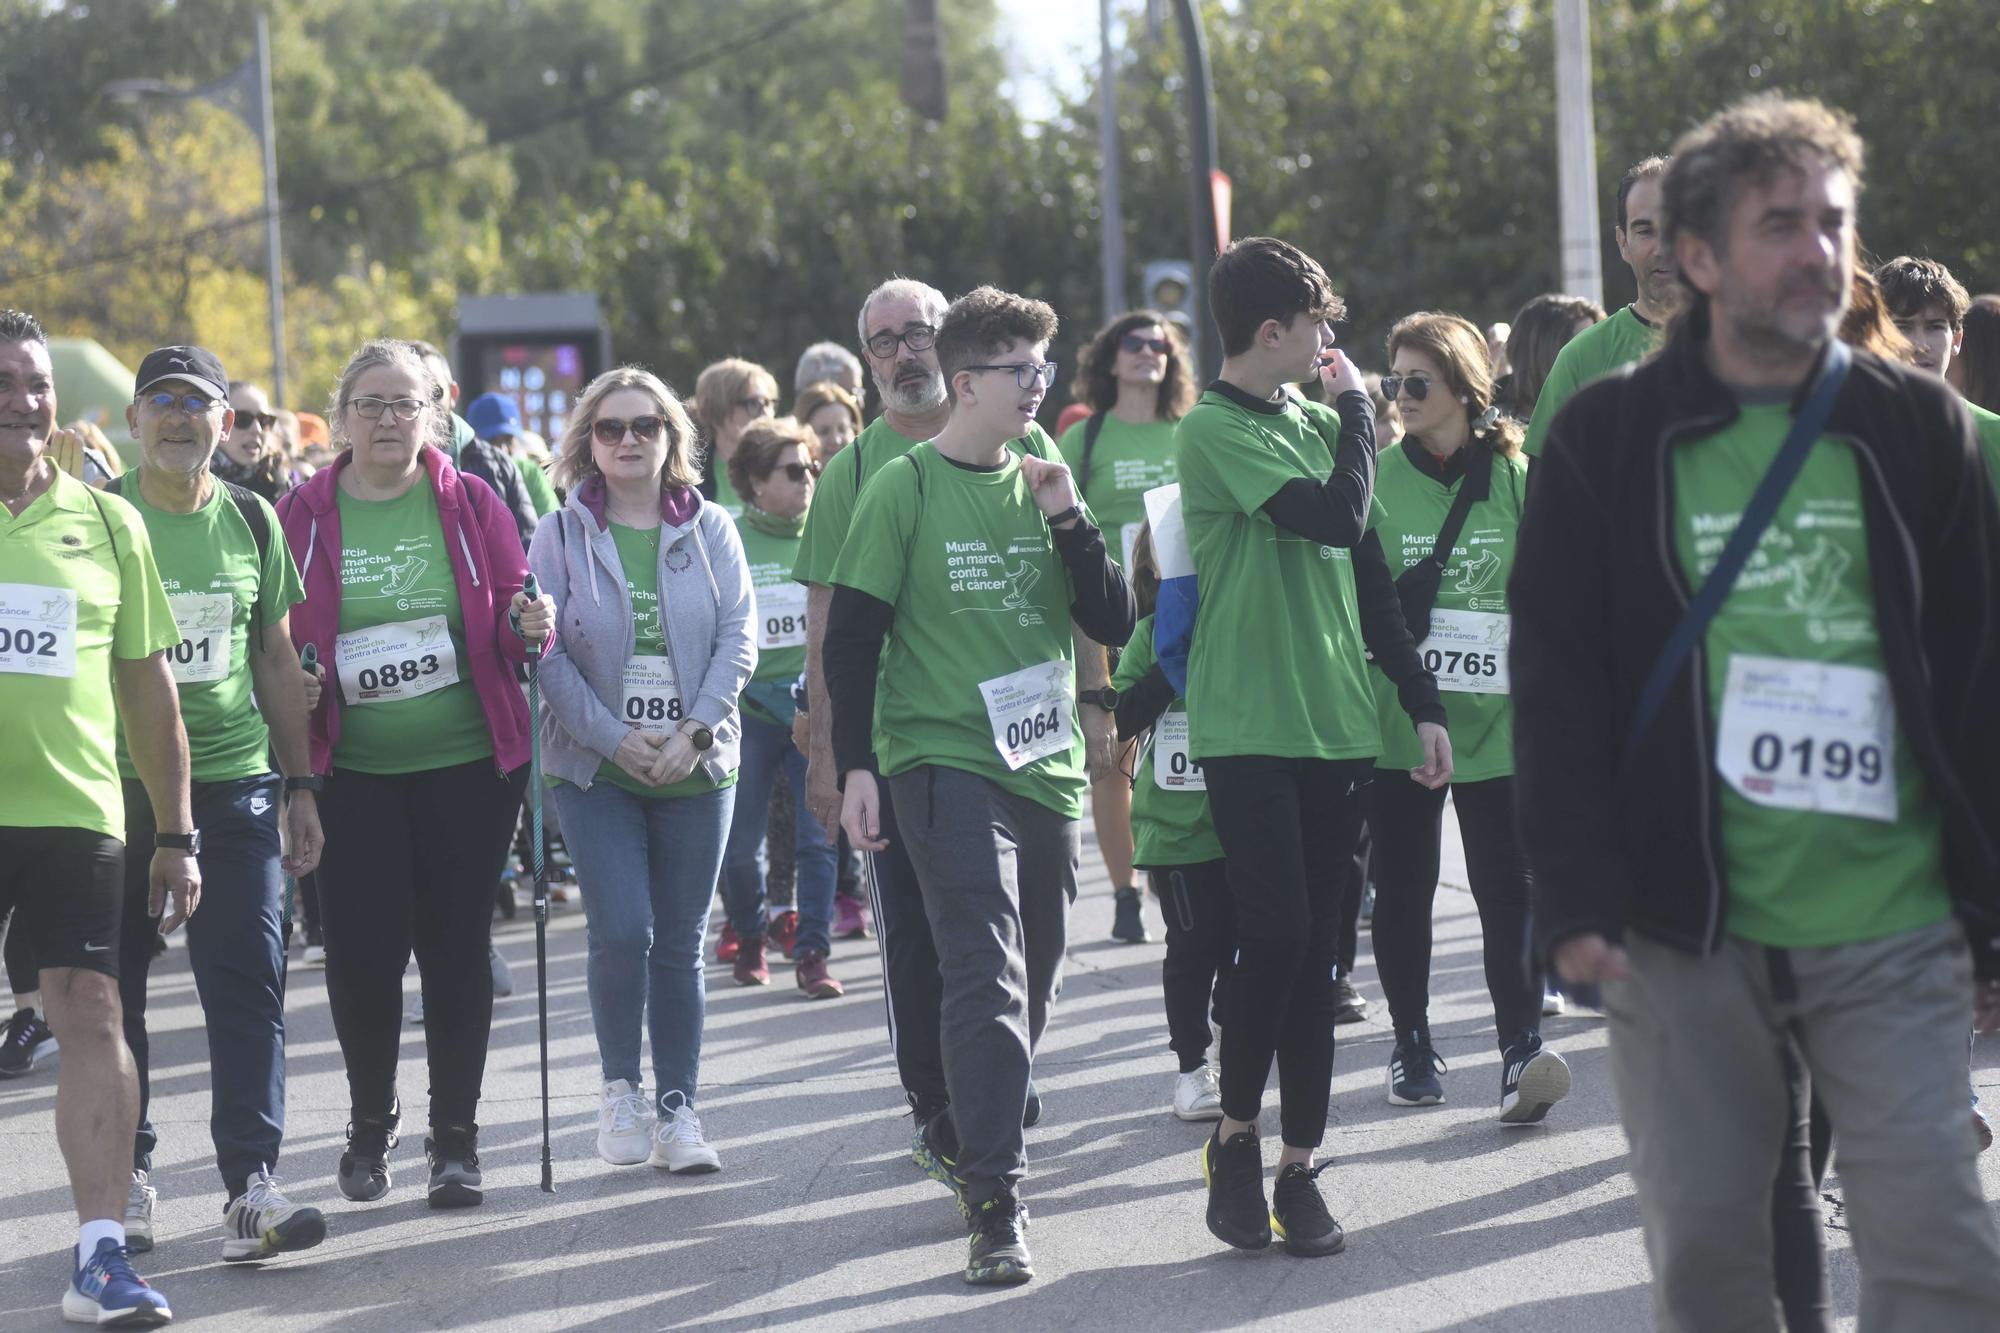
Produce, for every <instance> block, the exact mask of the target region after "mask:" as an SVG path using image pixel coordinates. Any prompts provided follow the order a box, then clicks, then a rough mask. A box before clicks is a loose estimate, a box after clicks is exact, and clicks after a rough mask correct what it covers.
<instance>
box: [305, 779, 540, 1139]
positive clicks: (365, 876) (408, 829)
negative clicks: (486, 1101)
mask: <svg viewBox="0 0 2000 1333" xmlns="http://www.w3.org/2000/svg"><path fill="white" fill-rule="evenodd" d="M527 773H528V770H527V766H526V765H523V766H522V767H520V768H517V769H515V770H514V772H513V773H512V774H510V775H508V776H507V777H505V778H502V777H500V776H499V775H498V774H497V773H496V772H495V771H494V768H493V761H492V760H491V759H476V760H473V761H472V762H470V763H465V764H454V765H452V766H451V767H449V768H434V769H427V770H425V771H422V772H418V773H381V774H377V773H356V772H354V771H352V770H350V769H338V768H336V769H335V770H334V773H333V775H332V776H331V777H329V778H328V779H327V783H326V790H325V791H323V792H321V793H320V797H319V813H320V822H321V823H322V824H323V825H325V828H326V852H325V854H324V855H323V857H322V859H321V861H320V867H319V888H320V913H321V916H322V918H323V920H324V927H325V933H326V990H327V999H328V1001H329V1002H330V1005H331V1007H332V1009H333V1028H334V1032H335V1033H336V1034H337V1035H338V1036H339V1038H340V1053H341V1055H342V1056H343V1057H345V1059H346V1061H347V1089H348V1097H349V1101H350V1103H351V1105H352V1107H353V1115H354V1117H355V1118H356V1119H359V1118H361V1117H362V1116H383V1115H387V1114H388V1112H389V1109H390V1107H391V1105H392V1104H393V1103H394V1100H395V1096H396V1055H397V1047H398V1045H399V1044H400V1042H401V1040H402V1031H403V969H404V968H405V967H407V966H408V965H409V961H410V953H411V950H412V949H413V948H414V949H415V951H416V956H417V967H418V970H419V972H420V974H421V977H420V979H421V982H422V985H423V997H424V1045H425V1049H426V1052H427V1054H428V1056H429V1061H430V1076H431V1087H430V1094H431V1099H430V1100H431V1104H430V1123H431V1125H432V1126H433V1127H441V1126H445V1125H454V1126H473V1125H475V1124H476V1117H477V1115H478V1108H479V1085H480V1081H481V1079H482V1078H483V1077H484V1075H485V1072H486V1041H487V1037H488V1035H489V1033H490V1031H491V1029H492V1026H493V980H492V972H491V970H490V968H489V965H488V963H487V960H486V949H487V943H488V941H489V940H490V939H491V938H492V927H493V885H494V884H495V883H496V882H497V881H498V880H499V878H500V869H501V867H502V866H503V865H504V864H505V863H506V860H507V847H508V844H509V842H510V841H511V840H512V838H513V833H514V818H515V815H516V814H517V813H518V812H519V810H520V808H521V793H522V789H523V788H524V787H525V786H526V782H527Z"/></svg>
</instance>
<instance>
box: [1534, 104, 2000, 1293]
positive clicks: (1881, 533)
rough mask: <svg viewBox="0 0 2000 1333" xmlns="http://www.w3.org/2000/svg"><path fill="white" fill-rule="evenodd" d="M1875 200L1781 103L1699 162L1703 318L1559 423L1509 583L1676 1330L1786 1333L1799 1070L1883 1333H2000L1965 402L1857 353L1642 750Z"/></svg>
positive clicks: (1999, 863)
mask: <svg viewBox="0 0 2000 1333" xmlns="http://www.w3.org/2000/svg"><path fill="white" fill-rule="evenodd" d="M1860 176H1861V143H1860V140H1859V139H1858V138H1857V137H1856V136H1855V134H1854V131H1853V129H1852V127H1851V124H1850V122H1849V121H1848V119H1847V118H1846V117H1845V116H1843V115H1841V114H1839V113H1836V112H1832V111H1829V110H1828V109H1827V108H1825V107H1823V106H1821V105H1819V104H1818V103H1814V102H1798V101H1786V100H1783V99H1781V98H1779V97H1777V96H1775V95H1765V96H1762V97H1758V98H1753V99H1751V100H1749V101H1746V102H1743V103H1739V104H1738V105H1736V106H1734V107H1732V108H1730V109H1729V110H1727V111H1724V112H1722V113H1721V114H1719V115H1717V116H1715V117H1713V118H1712V119H1710V120H1709V121H1708V122H1707V123H1706V124H1704V125H1702V126H1701V127H1699V128H1697V129H1696V130H1694V131H1691V132H1690V133H1689V134H1688V135H1686V136H1684V137H1683V138H1682V140H1681V142H1680V143H1679V144H1678V145H1677V146H1676V147H1675V149H1674V161H1673V167H1672V169H1671V170H1670V171H1669V173H1668V175H1667V177H1666V183H1665V187H1664V196H1665V199H1664V211H1665V231H1666V238H1667V243H1668V244H1669V245H1670V246H1671V247H1672V253H1673V255H1674V258H1675V263H1676V266H1677V269H1678V271H1679V274H1680V278H1681V281H1682V282H1683V284H1684V285H1685V286H1686V288H1687V289H1688V295H1689V305H1688V307H1687V309H1686V313H1685V314H1684V316H1683V318H1682V321H1681V322H1680V323H1679V324H1678V325H1677V326H1676V327H1675V329H1674V330H1673V332H1672V334H1671V335H1670V337H1669V340H1668V343H1667V346H1666V347H1665V349H1664V350H1663V351H1662V352H1661V354H1660V355H1659V356H1658V357H1656V358H1655V359H1653V360H1651V361H1649V362H1646V363H1644V364H1642V365H1640V366H1638V367H1637V368H1635V369H1632V370H1629V371H1627V372H1624V373H1623V374H1621V375H1619V376H1616V377H1613V378H1611V379H1607V380H1604V381H1601V382H1599V383H1598V384H1596V385H1594V386H1592V387H1590V388H1587V389H1585V390H1584V391H1583V392H1582V393H1580V394H1579V395H1578V396H1577V397H1576V399H1575V400H1574V401H1573V402H1572V403H1571V404H1570V405H1569V406H1568V407H1567V408H1565V409H1564V410H1563V412H1562V413H1561V414H1560V415H1559V416H1558V417H1557V418H1556V421H1555V424H1554V427H1553V429H1552V431H1551V433H1550V439H1549V442H1548V445H1547V447H1546V449H1545V451H1544V453H1543V456H1542V459H1541V461H1540V464H1539V466H1538V467H1537V469H1536V470H1537V471H1538V472H1539V473H1540V474H1541V476H1540V479H1539V481H1538V482H1537V484H1536V488H1535V491H1534V493H1533V495H1532V496H1531V498H1530V501H1529V504H1528V508H1527V514H1526V517H1525V520H1524V522H1523V524H1522V528H1521V537H1520V548H1519V555H1518V557H1517V560H1516V563H1515V567H1514V575H1513V579H1512V584H1511V587H1510V596H1511V598H1512V601H1513V611H1514V635H1513V675H1514V706H1515V719H1516V720H1515V745H1516V749H1517V763H1518V773H1519V781H1520V784H1521V800H1520V811H1521V821H1522V827H1523V835H1524V838H1525V841H1526V846H1527V851H1528V856H1529V860H1530V862H1531V863H1532V864H1533V865H1534V867H1535V913H1536V933H1537V943H1538V946H1539V947H1540V948H1541V949H1543V950H1544V951H1545V952H1546V953H1547V954H1548V956H1549V957H1550V959H1551V961H1552V962H1553V964H1554V967H1555V970H1556V972H1557V974H1558V975H1559V976H1560V977H1561V978H1563V979H1564V980H1565V981H1566V982H1568V983H1570V984H1572V985H1576V984H1586V983H1599V982H1601V983H1603V985H1604V999H1605V1008H1606V1010H1607V1012H1608V1013H1609V1015H1610V1019H1611V1051H1612V1066H1613V1074H1614V1076H1615V1078H1616V1081H1617V1085H1618V1092H1619V1100H1620V1103H1621V1107H1622V1110H1623V1114H1624V1120H1625V1126H1626V1132H1627V1134H1628V1136H1629V1138H1630V1140H1631V1144H1632V1174H1633V1177H1634V1180H1635V1182H1636V1183H1637V1186H1638V1194H1639V1202H1640V1208H1641V1213H1642V1216H1643V1218H1644V1221H1645V1227H1646V1239H1647V1247H1648V1252H1649V1255H1650V1257H1651V1259H1652V1264H1653V1274H1654V1289H1655V1295H1656V1300H1657V1309H1658V1315H1659V1320H1660V1325H1661V1327H1663V1328H1672V1329H1711V1328H1724V1327H1727V1328H1775V1327H1776V1314H1775V1311H1774V1307H1773V1287H1772V1240H1771V1234H1772V1233H1771V1220H1770V1219H1771V1196H1772V1181H1773V1178H1774V1176H1775V1175H1776V1173H1777V1170H1778V1159H1779V1155H1780V1147H1781V1144H1782V1143H1783V1142H1784V1140H1785V1130H1786V1123H1787V1117H1788V1115H1789V1114H1790V1113H1791V1112H1790V1101H1789V1097H1788V1092H1787V1086H1786V1080H1785V1071H1784V1052H1785V1047H1786V1046H1787V1045H1788V1044H1793V1043H1795V1044H1796V1048H1797V1051H1798V1054H1799V1057H1800V1058H1801V1059H1802V1060H1803V1062H1804V1064H1805V1065H1806V1067H1807V1068H1808V1069H1809V1070H1810V1072H1811V1076H1812V1079H1813V1083H1814V1087H1815V1090H1816V1091H1817V1093H1818V1095H1819V1097H1820V1099H1821V1101H1822V1102H1823V1104H1824V1106H1825V1108H1826V1110H1827V1113H1828V1115H1829V1117H1830V1118H1831V1120H1832V1123H1833V1126H1834V1129H1835V1132H1836V1134H1837V1135H1838V1138H1839V1142H1840V1149H1841V1150H1840V1167H1841V1181H1842V1185H1843V1186H1844V1189H1845V1193H1846V1201H1847V1205H1848V1218H1849V1221H1850V1224H1851V1227H1852V1232H1853V1236H1854V1248H1855V1251H1856V1254H1857V1256H1858V1258H1859V1260H1860V1263H1861V1268H1862V1293H1861V1320H1862V1324H1863V1326H1864V1327H1872V1328H1895V1329H1964V1328H1992V1327H1996V1326H2000V1233H1996V1230H1995V1226H1994V1222H1993V1218H1992V1215H1991V1213H1990V1212H1989V1210H1988V1209H1987V1207H1986V1205H1985V1202H1984V1200H1983V1199H1982V1197H1981V1192H1980V1186H1979V1181H1978V1178H1977V1175H1976V1173H1975V1171H1974V1167H1973V1159H1974V1156H1975V1153H1976V1151H1977V1143H1976V1141H1975V1139H1974V1136H1973V1133H1972V1128H1971V1122H1970V1117H1969V1116H1968V1114H1967V1108H1966V1096H1965V1086H1964V1078H1965V1073H1966V1058H1965V1057H1966V1051H1965V1037H1964V1031H1965V1022H1966V1018H1967V1016H1968V1014H1972V1015H1973V1016H1974V1017H1975V1018H1976V1021H1977V1024H1978V1026H1979V1027H1980V1028H1981V1029H1982V1030H1988V1029H1990V1028H1991V1026H1992V1025H1993V1023H1994V1020H1995V1019H1996V1018H2000V981H1996V980H1995V979H1996V978H2000V850H1996V848H1997V847H2000V804H1997V802H2000V697H1996V695H1995V694H1994V692H1993V689H1992V686H1991V683H1990V678H1991V675H1992V673H1993V671H1994V670H1995V668H1996V666H2000V662H1996V654H2000V643H1996V635H1995V628H1996V626H1995V608H1996V592H2000V589H1996V582H2000V571H1997V570H1996V560H1995V542H1996V539H2000V510H1996V507H1995V504H1994V499H1993V494H1992V491H1991V489H1990V488H1989V487H1987V486H1986V485H1985V484H1984V480H1983V475H1982V473H1981V470H1980V468H1979V465H1978V462H1977V452H1976V451H1977V445H1976V442H1975V437H1974V433H1973V428H1972V423H1971V421H1970V419H1969V418H1968V417H1967V415H1966V413H1965V409H1964V407H1963V406H1962V405H1961V404H1960V403H1959V402H1957V401H1956V399H1955V398H1954V397H1953V395H1952V394H1951V393H1950V392H1949V391H1948V390H1947V389H1946V388H1945V387H1944V386H1943V385H1942V384H1941V383H1939V382H1938V381H1937V380H1936V378H1935V377H1933V376H1927V375H1923V374H1920V373H1917V372H1915V371H1913V370H1912V369H1911V368H1909V367H1906V366H1903V365H1900V364H1894V363H1889V362H1885V361H1882V360H1880V359H1878V358H1875V357H1872V356H1869V355H1866V354H1863V353H1855V354H1854V358H1853V366H1852V369H1851V371H1850V372H1849V374H1848V377H1847V380H1846V382H1845V385H1844V386H1843V388H1842V389H1841V391H1840V394H1839V397H1838V398H1837V399H1836V400H1835V403H1834V406H1833V409H1832V413H1831V416H1830V417H1829V418H1828V420H1827V424H1826V426H1825V428H1824V429H1823V430H1822V431H1821V432H1820V434H1819V436H1818V438H1817V439H1816V441H1815V442H1814V444H1813V445H1812V446H1811V448H1810V451H1809V452H1808V453H1807V455H1806V461H1805V463H1804V466H1803V468H1802V469H1801V470H1800V471H1799V473H1798V475H1797V476H1796V478H1795V479H1794V480H1793V481H1792V482H1791V485H1790V488H1789V490H1788V491H1787V492H1786V494H1785V497H1784V499H1783V501H1782V503H1781V504H1780V505H1779V507H1778V510H1777V513H1776V516H1775V517H1774V518H1773V519H1772V521H1771V522H1770V524H1769V526H1768V527H1767V528H1765V530H1764V531H1763V533H1762V535H1761V537H1760V538H1759V541H1758V544H1757V546H1756V548H1755V549H1754V551H1753V552H1752V554H1751V556H1750V559H1749V561H1748V563H1747V564H1746V565H1745V566H1744V567H1743V569H1742V572H1741V574H1740V576H1739V577H1738V578H1737V579H1736V580H1735V581H1734V583H1733V584H1732V585H1731V587H1730V590H1729V593H1728V596H1727V598H1726V600H1724V601H1723V602H1722V604H1721V607H1720V610H1719V612H1718V613H1717V614H1716V615H1715V617H1714V619H1713V620H1712V621H1710V622H1709V623H1708V625H1707V626H1706V628H1705V630H1704V632H1703V634H1702V636H1701V637H1700V639H1699V640H1698V641H1697V645H1696V647H1695V650H1694V651H1693V652H1692V653H1691V654H1689V655H1688V657H1687V660H1686V662H1685V663H1683V664H1682V665H1681V666H1680V668H1679V669H1678V671H1677V672H1676V673H1675V675H1674V676H1673V678H1672V683H1671V686H1670V688H1669V689H1668V691H1667V693H1666V694H1665V696H1664V698H1665V703H1664V706H1662V707H1661V708H1660V709H1659V710H1658V712H1657V714H1656V715H1655V716H1654V717H1653V719H1652V720H1651V722H1650V724H1648V725H1643V726H1642V727H1640V728H1638V729H1636V730H1635V728H1634V717H1635V714H1636V713H1637V711H1638V707H1639V704H1638V701H1639V698H1640V695H1641V693H1642V688H1643V683H1644V681H1645V680H1646V678H1647V677H1648V675H1649V674H1650V673H1651V671H1652V669H1653V666H1654V663H1655V661H1656V660H1658V659H1659V657H1660V655H1661V652H1662V649H1663V647H1664V645H1665V644H1666V643H1667V641H1668V639H1669V637H1670V635H1671V634H1672V632H1673V630H1674V628H1675V626H1676V624H1677V623H1678V622H1679V621H1680V620H1681V617H1682V614H1683V612H1684V611H1685V609H1686V608H1687V606H1688V605H1689V602H1690V601H1691V599H1692V598H1693V597H1694V594H1695V592H1696V590H1697V589H1699V588H1700V586H1701V585H1702V583H1703V581H1704V579H1705V578H1706V577H1707V575H1708V573H1709V571H1710V570H1711V569H1712V568H1713V567H1714V566H1715V564H1716V563H1717V561H1718V559H1719V556H1720V553H1721V551H1722V548H1723V546H1724V545H1725V543H1726V542H1727V541H1728V539H1729V535H1730V534H1731V532H1732V531H1733V530H1734V529H1735V527H1736V525H1737V522H1738V520H1739V518H1740V516H1741V514H1742V512H1743V510H1744V508H1745V506H1746V502H1747V500H1748V498H1749V496H1750V495H1751V493H1752V492H1753V491H1754V490H1755V489H1756V488H1757V486H1758V483H1759V482H1760V481H1761V480H1762V478H1763V476H1764V475H1765V473H1766V472H1767V471H1768V470H1769V469H1770V467H1771V464H1772V461H1773V459H1774V458H1775V457H1776V456H1777V454H1778V452H1779V448H1780V444H1781V442H1782V441H1783V439H1784V437H1785V435H1786V434H1787V432H1788V430H1789V427H1790V423H1791V416H1792V413H1793V411H1794V410H1795V409H1796V408H1797V406H1798V404H1799V403H1800V401H1801V400H1802V399H1803V398H1804V396H1805V393H1806V390H1807V388H1808V386H1809V385H1810V384H1811V383H1812V382H1813V381H1814V379H1815V378H1816V375H1817V372H1818V370H1819V368H1820V365H1821V364H1822V361H1823V359H1824V358H1825V356H1826V354H1827V348H1828V346H1829V345H1830V343H1831V340H1832V339H1833V336H1834V331H1835V329H1836V328H1837V327H1838V324H1839V321H1840V317H1841V315H1842V313H1843V311H1844V309H1845V306H1846V300H1847V293H1848V291H1849V284H1850V282H1851V280H1852V277H1853V272H1852V266H1853V259H1852V255H1853V252H1854V246H1853V240H1854V226H1855V219H1854V211H1855V199H1856V195H1857V193H1858V191H1859V189H1860ZM1975 978H1977V980H1976V981H1975Z"/></svg>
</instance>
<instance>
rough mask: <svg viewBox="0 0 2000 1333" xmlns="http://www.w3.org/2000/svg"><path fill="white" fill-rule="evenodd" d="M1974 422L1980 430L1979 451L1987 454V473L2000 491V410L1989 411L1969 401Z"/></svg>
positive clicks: (1968, 408) (1967, 407)
mask: <svg viewBox="0 0 2000 1333" xmlns="http://www.w3.org/2000/svg"><path fill="white" fill-rule="evenodd" d="M1965 409H1966V411H1968V412H1970V413H1972V424H1973V425H1974V426H1975V427H1976V428H1978V431H1979V451H1980V452H1981V453H1983V454H1985V455H1986V475H1987V477H1988V478H1990V479H1991V480H1992V482H1993V486H1994V489H1995V490H1996V491H2000V412H1988V411H1987V410H1986V409H1985V408H1983V407H1981V406H1980V405H1979V404H1978V403H1974V402H1967V403H1966V405H1965Z"/></svg>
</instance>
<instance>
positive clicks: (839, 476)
mask: <svg viewBox="0 0 2000 1333" xmlns="http://www.w3.org/2000/svg"><path fill="white" fill-rule="evenodd" d="M919 443H920V441H917V440H913V439H911V438H910V437H909V436H907V435H903V434H899V433H898V432H897V431H895V430H893V429H891V428H890V426H889V418H887V417H877V418H875V420H873V421H871V422H869V423H868V427H867V429H865V430H863V431H862V432H861V434H859V435H857V436H855V438H854V443H852V444H850V445H848V446H847V448H845V449H842V450H841V451H840V452H839V453H837V454H835V455H834V456H833V461H832V462H830V463H828V464H827V465H826V470H825V471H824V472H822V473H820V477H819V483H818V484H817V485H816V486H814V487H813V501H812V508H811V509H809V510H807V511H806V527H805V532H804V534H803V536H802V537H801V538H800V541H799V558H798V560H797V562H796V563H795V564H794V565H793V566H792V577H793V578H794V579H797V580H798V581H799V582H800V583H818V584H822V585H824V586H828V587H831V586H832V584H833V569H834V565H835V564H836V562H838V561H839V559H840V548H841V547H842V546H843V545H845V544H846V541H847V532H848V529H849V528H850V527H852V526H853V524H854V509H855V505H856V504H858V503H859V502H860V499H861V492H862V491H863V490H864V489H865V488H866V487H867V485H868V482H869V480H870V479H871V478H873V477H874V476H875V474H876V473H878V472H880V471H881V470H882V467H883V465H884V464H886V463H889V462H892V461H894V460H895V459H898V458H901V457H902V456H903V455H904V454H906V453H908V452H910V450H911V449H913V448H915V447H916V446H917V445H918V444H919ZM1007 447H1008V448H1009V449H1011V450H1013V451H1014V452H1015V453H1017V454H1022V453H1032V454H1034V455H1035V456H1036V457H1037V458H1049V459H1053V458H1055V457H1056V447H1055V442H1054V441H1053V440H1051V439H1049V436H1048V432H1047V431H1045V430H1043V429H1042V428H1041V427H1040V426H1032V427H1030V428H1029V430H1028V433H1027V434H1026V435H1023V436H1022V437H1021V438H1020V439H1018V440H1013V441H1011V442H1009V444H1008V445H1007Z"/></svg>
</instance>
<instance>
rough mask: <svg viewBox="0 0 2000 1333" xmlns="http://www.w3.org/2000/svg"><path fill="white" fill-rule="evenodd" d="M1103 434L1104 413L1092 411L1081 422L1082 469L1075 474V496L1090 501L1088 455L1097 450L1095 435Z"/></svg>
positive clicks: (1086, 501)
mask: <svg viewBox="0 0 2000 1333" xmlns="http://www.w3.org/2000/svg"><path fill="white" fill-rule="evenodd" d="M1102 434H1104V413H1102V412H1092V413H1091V414H1090V415H1089V416H1088V417H1086V418H1084V422H1083V457H1082V459H1080V460H1079V461H1080V462H1081V463H1082V464H1083V467H1082V470H1081V471H1079V472H1078V473H1077V476H1076V493H1077V497H1078V498H1079V499H1081V500H1082V501H1083V502H1084V503H1085V504H1089V503H1090V456H1091V455H1092V454H1094V453H1096V452H1097V437H1098V436H1100V435H1102Z"/></svg>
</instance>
